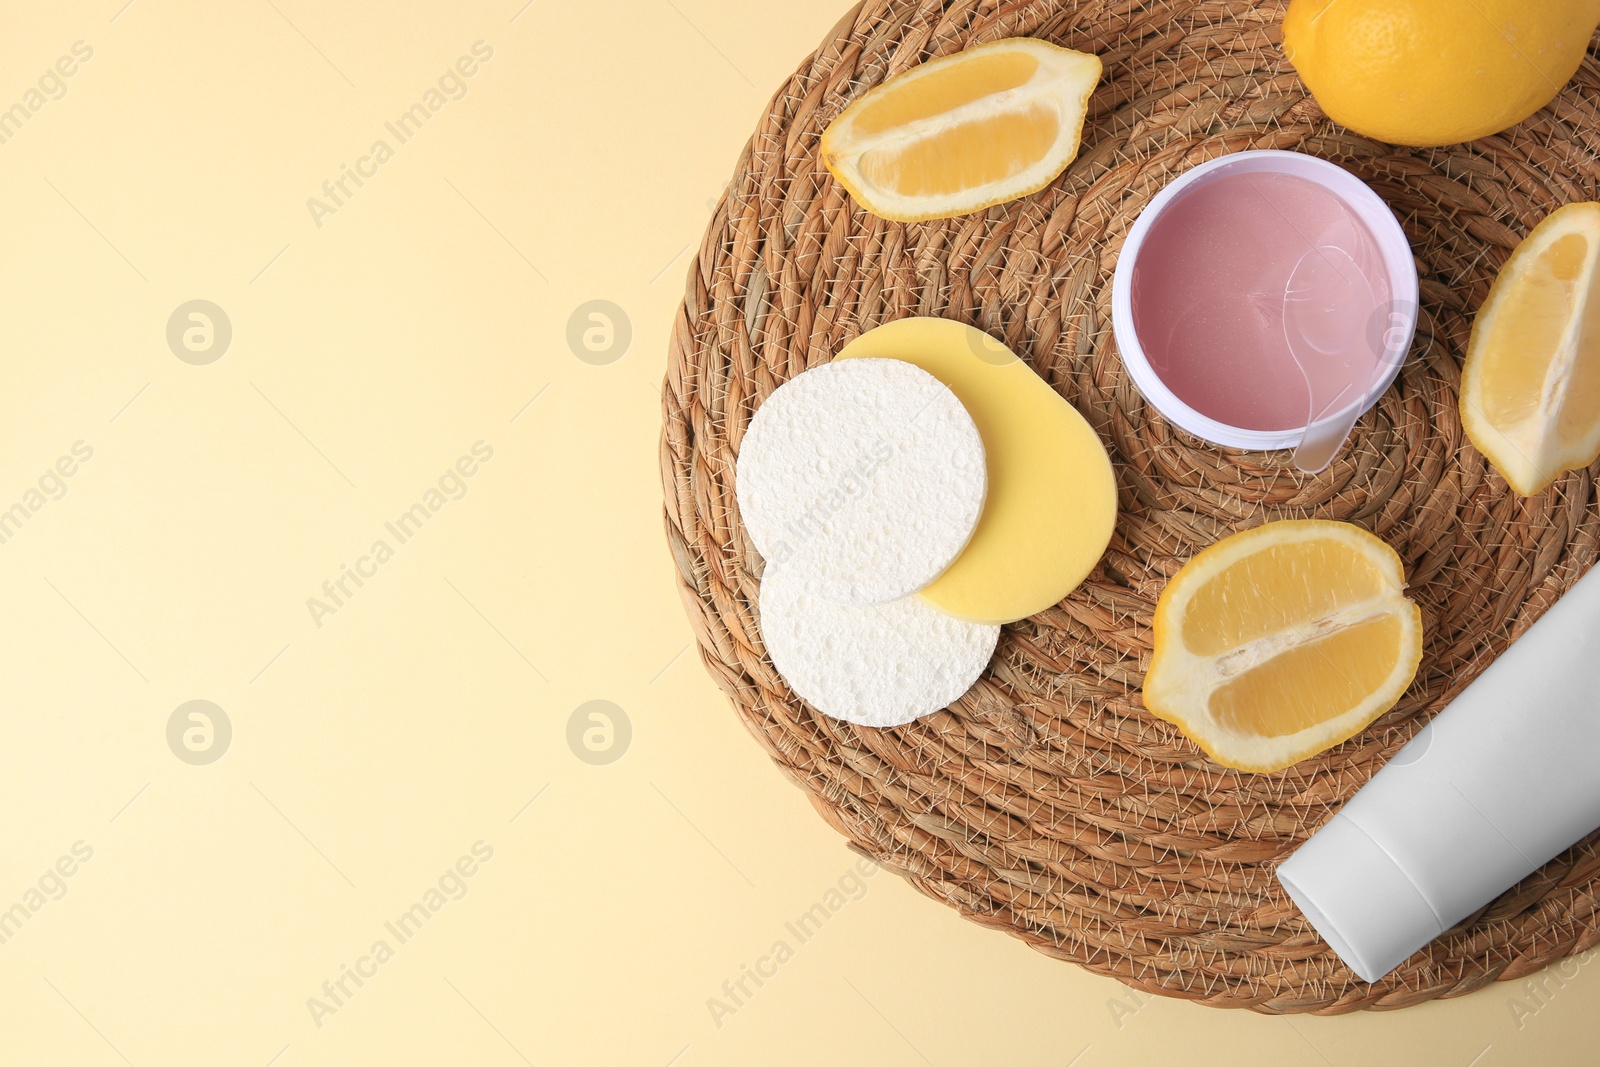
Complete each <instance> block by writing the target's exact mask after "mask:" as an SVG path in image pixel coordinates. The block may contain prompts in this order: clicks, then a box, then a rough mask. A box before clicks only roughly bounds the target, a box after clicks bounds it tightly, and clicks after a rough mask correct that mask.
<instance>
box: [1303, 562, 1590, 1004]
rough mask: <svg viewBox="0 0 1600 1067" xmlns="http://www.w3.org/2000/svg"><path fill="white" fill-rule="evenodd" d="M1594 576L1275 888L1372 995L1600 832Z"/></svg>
mask: <svg viewBox="0 0 1600 1067" xmlns="http://www.w3.org/2000/svg"><path fill="white" fill-rule="evenodd" d="M1597 757H1600V568H1596V569H1595V570H1593V571H1591V572H1590V573H1589V574H1587V575H1585V576H1584V577H1583V578H1582V579H1581V580H1579V582H1578V583H1577V584H1576V585H1575V586H1573V587H1572V589H1571V590H1569V591H1568V592H1567V594H1566V596H1564V597H1562V598H1561V599H1560V600H1559V601H1557V602H1556V603H1555V604H1554V605H1553V606H1552V607H1551V608H1550V609H1549V610H1548V611H1547V612H1545V614H1544V616H1543V617H1542V618H1540V619H1539V621H1538V622H1536V623H1535V624H1534V625H1533V626H1531V627H1530V628H1529V629H1528V630H1527V631H1526V632H1525V633H1524V634H1523V635H1522V637H1521V638H1519V639H1518V640H1517V641H1516V642H1515V643H1514V644H1512V645H1511V647H1510V648H1509V649H1507V650H1506V651H1505V652H1504V653H1503V654H1502V655H1501V656H1500V658H1499V659H1497V660H1495V662H1494V663H1493V664H1491V665H1490V666H1489V668H1488V669H1487V670H1485V671H1484V672H1483V674H1482V675H1481V676H1479V678H1478V679H1477V681H1475V682H1473V683H1472V685H1470V686H1468V687H1467V689H1466V690H1465V691H1464V692H1463V693H1462V694H1461V695H1460V696H1458V697H1457V698H1456V699H1455V700H1454V701H1453V702H1451V704H1450V705H1449V706H1448V707H1446V708H1445V709H1444V711H1442V712H1440V713H1439V715H1438V716H1437V717H1436V718H1435V719H1434V721H1433V722H1432V723H1430V724H1429V725H1428V726H1427V727H1425V728H1424V729H1423V730H1422V731H1421V732H1419V733H1418V734H1417V736H1416V737H1414V738H1412V740H1411V742H1410V744H1408V745H1406V747H1405V748H1403V749H1401V750H1400V751H1399V752H1398V753H1397V754H1396V755H1395V757H1394V758H1393V759H1392V760H1391V761H1390V762H1389V764H1388V765H1387V766H1385V767H1384V768H1383V769H1382V770H1381V771H1379V772H1378V773H1377V774H1376V775H1375V776H1373V779H1372V781H1370V782H1368V783H1367V784H1366V786H1364V787H1363V788H1362V789H1361V790H1360V791H1359V792H1357V793H1356V795H1355V796H1354V797H1352V798H1351V799H1350V801H1349V802H1348V803H1346V804H1345V806H1344V807H1343V808H1342V809H1340V810H1339V812H1338V813H1337V814H1335V815H1334V816H1333V818H1331V819H1329V820H1328V822H1326V823H1325V824H1324V825H1323V826H1322V828H1321V829H1319V830H1318V831H1317V832H1316V833H1315V834H1313V835H1312V836H1311V838H1310V840H1308V841H1307V842H1306V843H1305V844H1304V845H1302V846H1301V847H1300V848H1299V849H1298V850H1297V851H1296V852H1295V853H1294V854H1293V855H1292V856H1290V857H1289V858H1288V859H1287V860H1285V861H1284V862H1283V864H1282V865H1280V866H1279V868H1278V881H1279V882H1281V883H1282V884H1283V887H1284V889H1285V890H1287V891H1288V893H1289V896H1290V897H1291V898H1293V900H1294V902H1295V903H1296V904H1297V905H1298V906H1299V907H1300V910H1301V911H1302V912H1303V913H1304V914H1305V916H1306V918H1307V919H1308V920H1310V922H1311V925H1312V926H1314V927H1316V929H1317V932H1318V933H1320V934H1321V935H1322V936H1323V939H1324V940H1326V941H1327V942H1328V944H1329V945H1330V946H1332V948H1333V950H1334V951H1335V952H1337V953H1338V954H1339V957H1340V958H1341V959H1343V960H1344V961H1345V963H1347V964H1349V966H1350V968H1351V969H1352V970H1354V971H1355V972H1356V973H1357V974H1359V975H1360V976H1361V977H1362V978H1363V979H1365V980H1366V981H1368V982H1376V981H1377V980H1378V979H1380V978H1382V977H1383V976H1384V975H1385V974H1387V973H1389V972H1390V971H1392V970H1393V969H1394V968H1395V967H1397V966H1399V965H1400V963H1401V962H1402V961H1404V960H1405V959H1406V958H1407V957H1409V956H1410V955H1411V954H1412V953H1414V952H1416V951H1417V950H1418V949H1420V948H1422V947H1423V946H1424V945H1426V944H1427V943H1428V942H1429V941H1431V940H1433V939H1434V938H1435V937H1437V936H1439V935H1440V934H1442V933H1444V932H1445V931H1446V930H1448V929H1450V928H1451V927H1452V926H1454V925H1455V924H1456V923H1458V922H1460V921H1461V920H1462V919H1465V918H1466V917H1467V916H1469V915H1471V914H1472V913H1473V912H1475V911H1477V910H1478V909H1479V908H1481V907H1483V906H1484V905H1486V904H1488V903H1489V902H1490V901H1491V900H1493V899H1494V898H1495V897H1497V896H1499V895H1500V894H1501V893H1502V892H1504V891H1505V890H1507V889H1509V888H1510V887H1511V886H1512V885H1514V884H1516V883H1517V882H1519V881H1521V880H1522V879H1523V878H1525V877H1527V876H1528V875H1529V874H1531V873H1533V872H1534V871H1535V870H1537V869H1538V868H1539V867H1541V866H1542V865H1543V864H1544V863H1546V862H1547V861H1548V860H1550V859H1552V858H1553V857H1555V856H1556V855H1558V854H1559V853H1560V852H1562V851H1563V850H1564V849H1566V848H1567V847H1569V846H1570V845H1572V844H1573V843H1574V842H1576V841H1577V840H1579V839H1580V838H1582V837H1584V836H1585V835H1587V834H1588V833H1589V832H1590V831H1592V830H1594V829H1595V828H1596V827H1600V758H1597Z"/></svg>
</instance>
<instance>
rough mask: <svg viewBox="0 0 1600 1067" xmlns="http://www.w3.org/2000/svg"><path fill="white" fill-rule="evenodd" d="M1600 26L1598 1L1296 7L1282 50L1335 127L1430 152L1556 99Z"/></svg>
mask: <svg viewBox="0 0 1600 1067" xmlns="http://www.w3.org/2000/svg"><path fill="white" fill-rule="evenodd" d="M1597 25H1600V0H1292V2H1291V3H1290V4H1289V10H1288V12H1287V14H1285V15H1284V19H1283V46H1284V51H1285V53H1286V54H1287V55H1288V57H1289V62H1291V63H1293V64H1294V66H1295V69H1296V70H1298V71H1299V72H1300V77H1301V78H1302V79H1304V81H1305V83H1306V87H1307V88H1308V89H1310V90H1311V95H1313V96H1315V97H1316V98H1317V103H1318V104H1320V105H1322V110H1323V111H1325V112H1326V113H1327V115H1328V117H1329V118H1331V119H1333V120H1334V121H1335V122H1338V123H1341V124H1342V125H1345V126H1348V127H1350V128H1351V129H1352V130H1355V131H1356V132H1357V133H1360V134H1365V135H1366V136H1368V137H1373V138H1376V139H1377V140H1380V141H1388V142H1389V143H1391V144H1403V145H1415V146H1418V147H1431V146H1434V145H1446V144H1459V143H1461V142H1463V141H1472V140H1476V139H1477V138H1479V137H1487V136H1489V135H1490V134H1492V133H1499V132H1500V131H1501V130H1504V129H1507V128H1509V127H1511V126H1515V125H1516V124H1517V123H1519V122H1521V121H1522V120H1523V119H1525V118H1527V117H1528V116H1529V115H1532V114H1533V113H1534V112H1535V111H1538V110H1539V109H1540V108H1541V107H1544V106H1545V105H1546V104H1548V103H1549V102H1550V101H1551V100H1553V99H1555V96H1556V94H1557V93H1559V92H1560V91H1561V88H1562V86H1564V85H1566V84H1567V82H1568V80H1569V79H1571V77H1572V75H1573V74H1574V73H1575V72H1576V71H1577V69H1578V64H1579V63H1580V62H1581V61H1582V60H1583V55H1584V51H1585V50H1586V49H1587V48H1588V47H1589V40H1590V38H1591V37H1592V36H1593V35H1594V31H1595V27H1596V26H1597Z"/></svg>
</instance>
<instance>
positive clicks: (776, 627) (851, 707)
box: [761, 565, 1000, 726]
mask: <svg viewBox="0 0 1600 1067" xmlns="http://www.w3.org/2000/svg"><path fill="white" fill-rule="evenodd" d="M999 639H1000V627H998V626H995V625H992V624H989V623H977V622H963V621H962V620H960V619H957V618H953V617H951V616H949V615H946V614H944V613H943V612H941V611H938V610H936V609H935V608H931V607H929V606H928V605H927V604H925V603H923V601H922V600H921V599H919V598H917V597H906V598H905V599H903V600H896V601H893V602H891V603H888V604H870V605H853V604H835V603H832V602H830V601H827V600H824V599H822V598H821V597H819V596H817V595H816V594H814V593H813V592H811V591H810V590H809V588H808V587H807V586H806V584H805V583H804V582H803V581H802V580H801V578H800V576H799V575H797V574H795V573H794V572H793V571H790V570H789V569H787V568H785V567H782V566H772V565H769V566H768V567H767V571H766V574H765V576H764V577H763V578H762V579H761V640H762V642H763V643H765V644H766V646H767V654H768V655H769V656H770V657H771V658H772V665H773V666H774V667H776V668H778V673H779V674H781V675H783V678H784V680H785V681H787V682H788V683H789V686H790V688H792V689H793V690H794V691H795V692H796V693H797V694H799V695H800V696H801V697H802V698H803V699H804V700H805V701H806V703H808V704H810V705H811V706H812V707H814V708H816V709H817V710H818V711H820V712H823V713H825V714H827V715H831V716H833V717H834V718H836V719H843V720H844V721H845V722H853V723H856V724H857V725H860V726H901V725H904V724H905V723H908V722H911V721H912V720H913V719H918V718H921V717H922V716H924V715H929V714H932V713H933V712H935V711H938V710H940V709H941V708H946V707H949V706H950V705H951V704H953V703H954V702H955V701H956V700H958V699H960V697H961V695H962V694H963V693H965V692H966V691H967V690H968V689H971V688H972V683H973V682H976V681H977V680H978V677H979V676H980V675H982V674H983V672H984V670H985V669H986V668H987V667H988V666H989V660H990V658H991V657H992V656H993V655H994V646H995V643H996V642H997V641H998V640H999Z"/></svg>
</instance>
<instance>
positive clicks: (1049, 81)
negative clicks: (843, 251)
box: [821, 37, 1100, 222]
mask: <svg viewBox="0 0 1600 1067" xmlns="http://www.w3.org/2000/svg"><path fill="white" fill-rule="evenodd" d="M1099 80H1100V60H1099V59H1098V58H1097V57H1095V56H1092V55H1089V54H1087V53H1084V52H1074V51H1072V50H1071V49H1067V48H1060V47H1058V46H1056V45H1053V44H1050V43H1049V42H1047V41H1040V40H1036V39H1034V38H1031V37H1012V38H1008V39H1006V40H1003V41H993V42H991V43H989V44H983V45H978V46H976V47H973V48H969V49H967V50H966V51H964V52H958V53H956V54H954V55H950V56H944V57H943V58H940V59H935V60H932V61H930V62H927V63H924V64H922V65H921V66H919V67H915V68H913V69H912V70H909V71H906V72H905V73H904V74H900V75H897V76H896V77H893V78H890V79H889V80H888V81H886V82H884V83H883V84H882V85H879V86H878V87H877V88H875V89H872V90H870V91H869V92H867V93H865V94H864V95H863V96H862V97H861V98H860V99H859V100H856V101H855V102H854V103H852V104H851V105H850V106H849V107H847V108H846V109H845V110H844V112H843V113H841V114H840V115H839V117H838V118H836V119H834V120H833V122H832V123H831V124H829V126H828V128H827V130H825V131H824V132H823V134H822V146H821V150H822V159H823V162H824V163H825V164H826V165H827V167H828V170H829V171H831V172H832V173H833V176H834V177H835V178H837V179H838V180H839V182H840V183H841V184H842V185H844V187H845V188H846V189H848V190H849V191H850V195H851V196H853V197H855V199H856V202H857V203H859V204H860V205H861V206H862V207H863V208H865V209H866V210H868V211H870V212H872V213H873V214H874V215H879V216H882V217H883V218H886V219H892V220H894V221H897V222H917V221H921V220H924V219H943V218H952V217H954V216H956V215H966V214H970V213H971V212H974V211H981V210H983V209H984V208H986V207H990V206H992V205H994V204H999V203H1004V202H1005V201H1008V200H1015V199H1017V198H1019V197H1023V196H1027V195H1029V194H1030V193H1036V192H1038V191H1039V190H1040V189H1043V188H1044V187H1045V186H1047V185H1049V184H1050V183H1051V182H1052V181H1054V180H1055V179H1056V177H1057V176H1058V175H1059V174H1060V173H1061V172H1062V171H1063V170H1065V169H1066V168H1067V164H1068V163H1071V162H1072V160H1073V159H1074V158H1075V157H1076V156H1077V154H1078V142H1079V139H1080V137H1081V136H1082V133H1083V119H1084V115H1085V114H1086V113H1087V109H1088V102H1089V94H1090V93H1091V92H1093V91H1094V87H1095V84H1096V83H1097V82H1098V81H1099Z"/></svg>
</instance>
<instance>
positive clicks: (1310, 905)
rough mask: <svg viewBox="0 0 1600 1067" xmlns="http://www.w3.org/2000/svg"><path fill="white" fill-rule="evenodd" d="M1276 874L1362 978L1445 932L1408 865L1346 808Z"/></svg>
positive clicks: (1384, 970)
mask: <svg viewBox="0 0 1600 1067" xmlns="http://www.w3.org/2000/svg"><path fill="white" fill-rule="evenodd" d="M1278 881H1279V882H1280V883H1281V884H1282V885H1283V888H1284V889H1285V890H1286V891H1287V892H1288V894H1289V896H1290V898H1292V899H1293V900H1294V902H1295V904H1297V905H1298V906H1299V908H1300V910H1301V912H1302V913H1304V914H1305V917H1306V918H1307V919H1308V920H1310V922H1311V925H1312V926H1313V927H1315V928H1316V931H1317V933H1319V934H1321V935H1322V938H1323V940H1324V941H1326V942H1327V943H1328V944H1329V946H1331V947H1332V949H1333V951H1334V952H1336V953H1338V955H1339V958H1340V959H1341V960H1343V961H1344V962H1345V963H1346V964H1347V965H1348V966H1349V967H1350V969H1351V970H1353V971H1355V972H1356V974H1358V975H1360V976H1361V978H1362V980H1363V981H1367V982H1376V981H1378V980H1379V979H1380V978H1382V977H1383V976H1384V975H1386V974H1388V973H1389V972H1390V971H1392V970H1394V969H1395V968H1396V967H1398V966H1399V965H1400V964H1401V963H1402V962H1404V961H1405V959H1406V958H1407V957H1409V956H1410V955H1411V954H1412V953H1413V952H1416V951H1417V950H1418V949H1420V948H1421V947H1422V946H1424V945H1426V944H1427V943H1428V942H1429V941H1432V940H1433V939H1434V938H1436V937H1438V936H1439V935H1440V934H1442V933H1444V931H1445V926H1444V924H1443V923H1442V922H1440V920H1439V916H1438V915H1437V914H1436V913H1435V912H1434V910H1433V908H1432V907H1431V906H1429V904H1428V901H1427V900H1426V898H1424V897H1423V895H1422V893H1421V892H1420V891H1418V889H1417V887H1416V885H1415V884H1413V882H1412V881H1411V879H1410V878H1409V877H1407V876H1406V873H1405V871H1403V870H1401V869H1400V866H1399V865H1398V864H1396V863H1395V861H1394V860H1393V859H1392V858H1391V857H1390V855H1389V854H1388V853H1387V852H1385V851H1384V850H1383V848H1382V846H1380V845H1379V844H1378V843H1377V842H1376V841H1374V840H1373V839H1372V838H1371V836H1369V835H1368V834H1367V832H1366V831H1365V830H1363V829H1362V828H1361V827H1360V826H1359V825H1358V824H1357V823H1356V822H1355V821H1354V820H1352V819H1350V818H1348V817H1347V816H1346V815H1345V814H1344V813H1343V812H1340V813H1339V814H1337V815H1335V816H1334V817H1333V818H1331V819H1329V820H1328V821H1327V822H1326V823H1324V824H1323V826H1322V828H1321V829H1320V830H1318V831H1317V832H1316V833H1315V834H1313V835H1312V837H1311V839H1310V840H1309V841H1307V842H1306V843H1305V844H1303V845H1301V846H1300V848H1299V849H1297V850H1296V851H1295V853H1294V855H1292V856H1290V857H1289V858H1288V859H1287V860H1284V861H1283V863H1282V864H1280V865H1279V866H1278Z"/></svg>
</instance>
